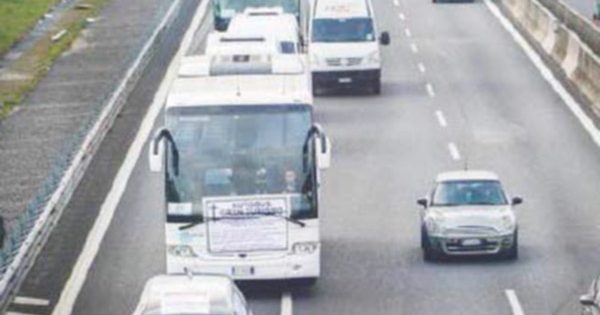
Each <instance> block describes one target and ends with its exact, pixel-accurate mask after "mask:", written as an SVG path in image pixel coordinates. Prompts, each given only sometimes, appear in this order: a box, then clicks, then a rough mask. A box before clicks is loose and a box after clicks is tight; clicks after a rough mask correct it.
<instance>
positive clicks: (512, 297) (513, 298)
mask: <svg viewBox="0 0 600 315" xmlns="http://www.w3.org/2000/svg"><path fill="white" fill-rule="evenodd" d="M504 293H506V298H507V299H508V303H509V304H510V309H511V310H512V313H513V315H525V312H523V308H522V307H521V303H519V298H518V297H517V293H516V292H515V290H506V291H504Z"/></svg>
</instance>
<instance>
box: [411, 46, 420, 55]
mask: <svg viewBox="0 0 600 315" xmlns="http://www.w3.org/2000/svg"><path fill="white" fill-rule="evenodd" d="M410 50H412V52H413V53H415V54H416V53H418V52H419V47H417V44H415V43H412V44H410Z"/></svg>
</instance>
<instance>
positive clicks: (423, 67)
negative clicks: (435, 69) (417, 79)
mask: <svg viewBox="0 0 600 315" xmlns="http://www.w3.org/2000/svg"><path fill="white" fill-rule="evenodd" d="M418 67H419V71H421V73H425V71H426V70H425V65H424V64H423V63H422V62H419V64H418Z"/></svg>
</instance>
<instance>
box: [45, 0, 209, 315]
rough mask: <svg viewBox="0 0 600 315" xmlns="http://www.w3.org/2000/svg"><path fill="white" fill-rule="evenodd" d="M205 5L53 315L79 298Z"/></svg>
mask: <svg viewBox="0 0 600 315" xmlns="http://www.w3.org/2000/svg"><path fill="white" fill-rule="evenodd" d="M208 2H209V1H202V3H201V4H200V5H199V6H198V8H197V10H196V12H195V15H194V19H193V21H192V23H191V25H190V27H189V29H188V30H187V31H186V33H185V36H184V38H183V40H182V42H181V46H180V47H179V50H178V51H177V54H176V55H175V56H174V58H173V60H172V61H171V64H170V65H169V68H168V70H167V73H166V75H165V77H164V78H163V81H162V82H161V85H160V87H159V89H158V91H157V93H156V94H155V95H154V100H153V103H152V105H151V106H150V108H149V110H148V112H147V113H146V116H145V117H144V120H143V121H142V124H141V126H140V129H139V130H138V132H137V135H136V137H135V139H134V141H133V143H132V144H131V147H130V148H129V151H127V156H126V157H125V161H123V164H122V165H121V167H120V169H119V172H118V173H117V176H116V177H115V179H114V181H113V183H112V187H111V189H110V191H109V193H108V195H107V196H106V199H105V200H104V203H103V204H102V207H101V208H100V213H99V215H98V218H97V219H96V221H95V222H94V226H93V227H92V229H91V231H90V233H89V235H88V236H87V238H86V241H85V245H84V247H83V250H82V251H81V253H80V254H79V257H78V258H77V262H76V263H75V266H74V268H73V270H72V272H71V275H70V277H69V280H68V281H67V283H66V284H65V287H64V289H63V291H62V293H61V295H60V299H59V300H58V303H57V304H56V307H55V308H54V311H53V312H52V314H53V315H69V314H71V312H72V311H73V306H74V305H75V302H76V300H77V297H78V296H79V292H80V291H81V288H82V287H83V284H84V283H85V279H86V277H87V275H88V272H89V270H90V268H91V266H92V263H93V262H94V258H95V257H96V255H97V254H98V250H99V249H100V244H101V243H102V239H103V238H104V235H105V234H106V231H107V230H108V227H109V226H110V222H111V220H112V218H113V216H114V213H115V211H116V208H117V205H118V203H119V201H120V200H121V197H122V196H123V193H124V192H125V189H126V188H127V183H128V182H129V178H130V177H131V173H132V172H133V169H134V167H135V165H136V164H137V161H138V159H139V157H140V155H141V153H142V149H143V148H144V144H145V142H146V139H148V137H149V136H150V133H151V132H152V128H153V125H154V122H155V121H156V118H157V117H158V115H159V114H160V111H161V109H162V105H163V103H164V100H165V98H166V96H167V93H168V90H169V86H170V84H171V82H172V80H173V79H174V78H175V77H176V76H177V72H178V69H179V63H180V62H181V58H182V56H183V55H184V54H185V52H186V51H187V50H188V48H189V47H190V45H191V44H192V40H193V36H194V33H195V31H196V29H198V26H199V25H200V23H201V22H202V17H203V16H204V12H205V11H206V8H207V3H208Z"/></svg>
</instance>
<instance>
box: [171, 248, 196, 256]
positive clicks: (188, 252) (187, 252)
mask: <svg viewBox="0 0 600 315" xmlns="http://www.w3.org/2000/svg"><path fill="white" fill-rule="evenodd" d="M167 252H168V253H169V254H170V255H173V256H179V257H198V255H196V253H194V249H193V248H192V247H191V246H189V245H169V246H167Z"/></svg>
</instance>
